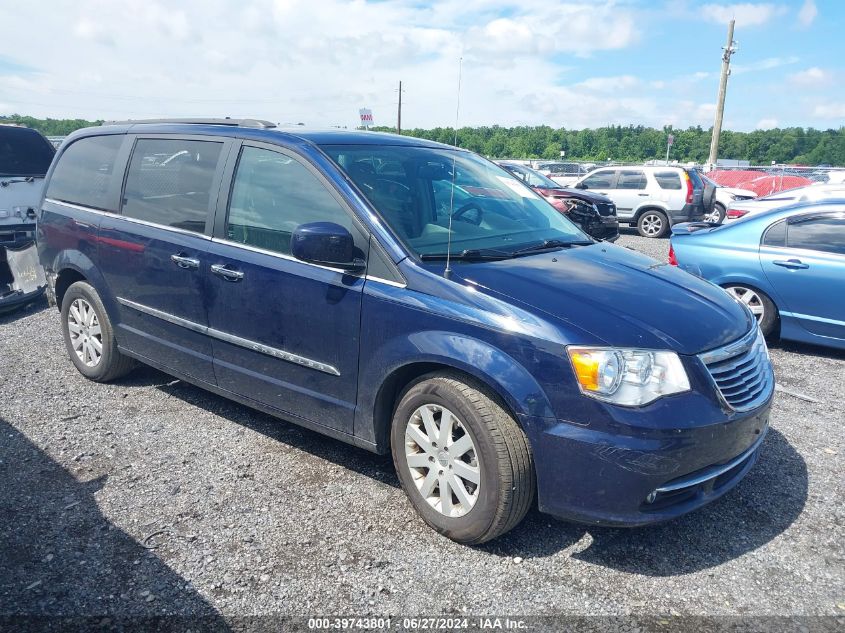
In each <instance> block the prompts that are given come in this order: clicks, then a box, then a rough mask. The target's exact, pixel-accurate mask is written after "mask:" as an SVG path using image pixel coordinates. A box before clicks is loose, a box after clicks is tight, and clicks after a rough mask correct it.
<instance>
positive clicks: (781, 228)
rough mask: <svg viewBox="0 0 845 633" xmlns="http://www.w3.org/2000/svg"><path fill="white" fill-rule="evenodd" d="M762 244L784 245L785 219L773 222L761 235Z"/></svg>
mask: <svg viewBox="0 0 845 633" xmlns="http://www.w3.org/2000/svg"><path fill="white" fill-rule="evenodd" d="M763 244H765V245H766V246H786V220H782V221H780V222H777V223H776V224H773V225H772V226H770V227H769V228H768V229H767V230H766V234H765V235H763Z"/></svg>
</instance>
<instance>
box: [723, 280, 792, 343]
mask: <svg viewBox="0 0 845 633" xmlns="http://www.w3.org/2000/svg"><path fill="white" fill-rule="evenodd" d="M725 292H727V293H728V294H729V295H730V296H732V297H733V298H734V299H736V300H737V301H739V302H740V303H743V304H745V305H746V306H748V309H749V310H751V314H753V315H754V318H755V319H757V323H759V324H760V331H761V332H762V333H763V335H764V336H769V335H771V334H772V333H773V332H774V331H775V326H776V325H777V323H778V318H779V315H778V309H777V306H775V304H774V302H773V301H772V300H771V299H770V298H769V296H768V295H767V294H766V293H764V292H762V291H760V290H756V289H755V288H749V287H748V286H738V285H731V286H725Z"/></svg>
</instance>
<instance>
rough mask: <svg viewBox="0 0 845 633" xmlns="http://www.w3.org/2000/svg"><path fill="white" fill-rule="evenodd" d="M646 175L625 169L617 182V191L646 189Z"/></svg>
mask: <svg viewBox="0 0 845 633" xmlns="http://www.w3.org/2000/svg"><path fill="white" fill-rule="evenodd" d="M645 187H646V180H645V173H644V172H642V171H639V170H636V171H635V170H633V169H630V170H629V169H623V170H622V171H620V172H619V179H618V180H617V181H616V188H617V189H645Z"/></svg>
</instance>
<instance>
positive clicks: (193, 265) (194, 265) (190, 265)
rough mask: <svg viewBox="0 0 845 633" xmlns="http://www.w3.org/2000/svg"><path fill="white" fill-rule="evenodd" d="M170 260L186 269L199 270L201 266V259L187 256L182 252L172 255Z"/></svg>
mask: <svg viewBox="0 0 845 633" xmlns="http://www.w3.org/2000/svg"><path fill="white" fill-rule="evenodd" d="M170 261H172V262H173V263H174V264H176V265H177V266H178V267H179V268H184V269H185V270H198V269H199V267H200V260H198V259H196V258H194V257H186V256H185V255H182V254H181V253H177V254H176V255H171V256H170Z"/></svg>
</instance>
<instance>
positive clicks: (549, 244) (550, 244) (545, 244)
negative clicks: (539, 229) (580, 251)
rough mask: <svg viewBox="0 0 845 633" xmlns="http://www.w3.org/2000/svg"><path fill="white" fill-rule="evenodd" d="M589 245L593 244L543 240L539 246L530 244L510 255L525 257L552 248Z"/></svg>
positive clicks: (578, 241)
mask: <svg viewBox="0 0 845 633" xmlns="http://www.w3.org/2000/svg"><path fill="white" fill-rule="evenodd" d="M590 244H595V242H593V241H592V240H590V241H587V240H574V241H571V242H567V241H564V240H556V239H552V240H543V241H542V242H540V243H539V244H532V245H531V246H526V247H524V248H518V249H516V250H515V251H514V252H513V253H511V255H514V256H516V255H525V254H527V253H537V252H539V251H546V250H549V249H552V248H569V247H570V246H589V245H590Z"/></svg>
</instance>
